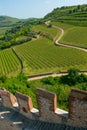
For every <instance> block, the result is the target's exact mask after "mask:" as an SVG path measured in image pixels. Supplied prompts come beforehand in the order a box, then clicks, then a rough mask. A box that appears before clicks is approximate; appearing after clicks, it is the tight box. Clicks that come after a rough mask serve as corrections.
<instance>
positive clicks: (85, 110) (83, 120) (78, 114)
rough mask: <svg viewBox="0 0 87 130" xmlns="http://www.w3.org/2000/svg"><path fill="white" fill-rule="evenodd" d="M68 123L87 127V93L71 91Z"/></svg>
mask: <svg viewBox="0 0 87 130" xmlns="http://www.w3.org/2000/svg"><path fill="white" fill-rule="evenodd" d="M68 123H69V124H71V125H74V126H75V125H76V126H84V127H85V126H86V127H87V92H85V91H80V90H76V89H72V90H71V93H70V100H69V120H68Z"/></svg>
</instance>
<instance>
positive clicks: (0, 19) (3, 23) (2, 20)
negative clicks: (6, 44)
mask: <svg viewBox="0 0 87 130" xmlns="http://www.w3.org/2000/svg"><path fill="white" fill-rule="evenodd" d="M18 21H19V19H17V18H12V17H8V16H0V27H8V26H12V25H13V24H15V23H17V22H18Z"/></svg>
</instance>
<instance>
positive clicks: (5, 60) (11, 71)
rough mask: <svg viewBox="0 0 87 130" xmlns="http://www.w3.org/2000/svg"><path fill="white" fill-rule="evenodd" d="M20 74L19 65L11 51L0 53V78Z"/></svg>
mask: <svg viewBox="0 0 87 130" xmlns="http://www.w3.org/2000/svg"><path fill="white" fill-rule="evenodd" d="M20 72H21V64H20V61H19V60H18V58H17V57H16V55H15V54H14V53H13V51H12V50H11V49H6V50H4V51H0V76H6V75H7V76H16V75H17V74H18V73H20Z"/></svg>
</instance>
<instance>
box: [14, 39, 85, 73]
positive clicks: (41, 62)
mask: <svg viewBox="0 0 87 130" xmlns="http://www.w3.org/2000/svg"><path fill="white" fill-rule="evenodd" d="M14 50H15V52H16V53H17V55H18V56H19V57H20V58H21V59H22V61H23V64H24V72H25V73H26V74H28V75H29V74H38V73H45V72H55V71H56V72H58V71H62V70H67V69H69V68H71V67H74V68H79V69H86V68H87V54H86V53H85V52H82V51H80V50H76V49H72V48H63V47H58V46H55V45H54V44H53V42H52V41H51V40H48V39H46V38H41V39H38V40H35V41H31V42H27V43H26V44H23V45H19V46H15V47H14Z"/></svg>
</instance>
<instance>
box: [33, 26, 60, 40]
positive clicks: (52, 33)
mask: <svg viewBox="0 0 87 130" xmlns="http://www.w3.org/2000/svg"><path fill="white" fill-rule="evenodd" d="M32 30H33V31H35V32H41V33H42V34H43V35H46V36H47V37H48V38H50V39H52V40H55V39H56V38H57V37H58V36H59V35H60V33H61V32H60V30H59V31H58V29H55V28H52V27H47V26H46V25H35V26H33V27H32Z"/></svg>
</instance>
